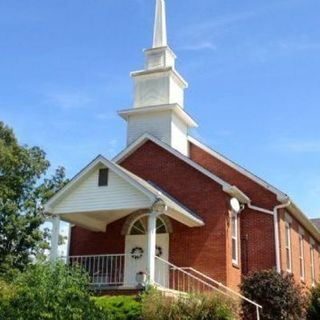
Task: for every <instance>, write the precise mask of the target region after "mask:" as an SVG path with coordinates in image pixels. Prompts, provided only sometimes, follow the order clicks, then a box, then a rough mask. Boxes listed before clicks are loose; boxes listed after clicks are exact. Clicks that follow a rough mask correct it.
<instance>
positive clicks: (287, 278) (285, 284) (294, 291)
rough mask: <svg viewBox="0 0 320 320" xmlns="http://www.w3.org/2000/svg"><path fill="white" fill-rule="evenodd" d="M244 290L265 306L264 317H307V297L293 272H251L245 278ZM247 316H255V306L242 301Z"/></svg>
mask: <svg viewBox="0 0 320 320" xmlns="http://www.w3.org/2000/svg"><path fill="white" fill-rule="evenodd" d="M241 293H242V294H243V295H244V296H245V297H247V298H249V299H251V300H253V301H255V302H257V303H258V304H260V305H261V306H262V311H261V320H282V319H291V320H301V319H305V309H306V302H307V299H306V296H305V295H304V294H303V291H302V288H301V287H299V286H298V285H297V284H296V283H295V281H294V279H293V276H292V275H281V274H279V273H278V272H276V271H275V270H263V271H255V272H252V273H250V274H249V275H248V276H246V277H244V278H243V281H242V283H241ZM242 307H243V314H244V319H246V320H250V319H256V311H255V308H254V307H252V305H250V304H248V303H246V302H244V303H243V306H242Z"/></svg>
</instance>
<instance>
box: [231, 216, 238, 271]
mask: <svg viewBox="0 0 320 320" xmlns="http://www.w3.org/2000/svg"><path fill="white" fill-rule="evenodd" d="M231 236H232V263H234V264H237V265H238V264H239V245H238V216H237V214H236V213H232V217H231Z"/></svg>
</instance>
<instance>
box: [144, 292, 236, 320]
mask: <svg viewBox="0 0 320 320" xmlns="http://www.w3.org/2000/svg"><path fill="white" fill-rule="evenodd" d="M142 315H143V319H144V320H154V319H157V320H235V319H238V316H237V305H236V304H235V303H234V302H233V301H231V300H228V299H225V298H224V297H222V296H220V295H217V294H214V295H197V296H181V297H180V298H176V297H168V296H165V295H163V294H162V293H160V292H156V291H152V292H150V293H148V294H146V295H144V296H143V298H142Z"/></svg>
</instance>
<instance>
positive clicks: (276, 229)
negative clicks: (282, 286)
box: [247, 200, 291, 273]
mask: <svg viewBox="0 0 320 320" xmlns="http://www.w3.org/2000/svg"><path fill="white" fill-rule="evenodd" d="M290 204H291V201H290V200H287V202H286V203H283V204H279V205H277V206H275V207H274V208H273V210H272V211H271V210H267V209H265V208H261V207H257V206H254V205H252V204H251V203H250V202H249V203H248V204H247V206H248V208H249V209H252V210H256V211H260V212H263V213H267V214H271V215H273V225H274V243H275V254H276V270H277V272H278V273H280V272H281V266H280V239H279V223H278V210H279V209H284V208H287V207H288V206H290Z"/></svg>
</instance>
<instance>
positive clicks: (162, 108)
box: [118, 103, 198, 128]
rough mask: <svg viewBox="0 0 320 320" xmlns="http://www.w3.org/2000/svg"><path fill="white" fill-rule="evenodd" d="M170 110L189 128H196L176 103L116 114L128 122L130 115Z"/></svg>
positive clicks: (122, 111) (190, 118)
mask: <svg viewBox="0 0 320 320" xmlns="http://www.w3.org/2000/svg"><path fill="white" fill-rule="evenodd" d="M168 110H172V111H173V112H174V113H175V114H176V115H177V116H178V117H179V118H180V119H182V120H183V121H184V122H185V123H186V124H187V125H188V127H189V128H197V127H198V124H197V123H196V122H195V120H193V119H192V117H191V116H190V115H189V114H188V113H187V112H185V111H184V110H183V109H182V108H181V107H180V106H179V105H178V104H177V103H173V104H164V105H158V106H151V107H140V108H131V109H126V110H121V111H118V114H119V115H120V116H121V117H122V118H123V119H124V120H126V121H127V120H128V118H129V117H130V116H131V115H137V114H147V113H153V112H161V111H168Z"/></svg>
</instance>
